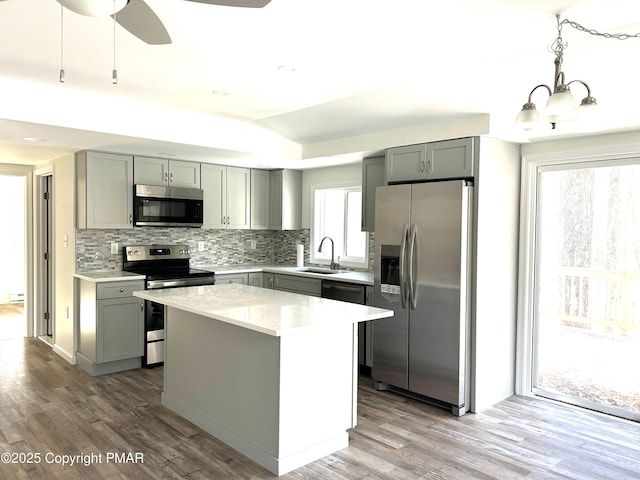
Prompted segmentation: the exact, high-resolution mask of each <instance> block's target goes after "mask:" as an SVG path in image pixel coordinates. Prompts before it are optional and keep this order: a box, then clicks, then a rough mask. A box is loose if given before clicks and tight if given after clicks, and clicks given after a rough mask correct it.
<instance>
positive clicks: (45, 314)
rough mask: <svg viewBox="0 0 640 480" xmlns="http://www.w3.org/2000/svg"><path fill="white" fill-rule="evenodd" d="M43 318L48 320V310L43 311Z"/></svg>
mask: <svg viewBox="0 0 640 480" xmlns="http://www.w3.org/2000/svg"><path fill="white" fill-rule="evenodd" d="M44 319H45V320H49V312H44Z"/></svg>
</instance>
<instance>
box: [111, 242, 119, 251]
mask: <svg viewBox="0 0 640 480" xmlns="http://www.w3.org/2000/svg"><path fill="white" fill-rule="evenodd" d="M111 253H114V254H115V253H118V244H117V243H115V242H114V243H112V244H111Z"/></svg>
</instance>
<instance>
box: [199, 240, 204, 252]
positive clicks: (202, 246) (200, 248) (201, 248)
mask: <svg viewBox="0 0 640 480" xmlns="http://www.w3.org/2000/svg"><path fill="white" fill-rule="evenodd" d="M198 251H199V252H204V242H198Z"/></svg>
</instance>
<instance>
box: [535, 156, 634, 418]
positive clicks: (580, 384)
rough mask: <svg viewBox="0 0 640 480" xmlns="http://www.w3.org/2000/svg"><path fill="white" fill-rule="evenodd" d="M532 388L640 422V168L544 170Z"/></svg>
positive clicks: (608, 164)
mask: <svg viewBox="0 0 640 480" xmlns="http://www.w3.org/2000/svg"><path fill="white" fill-rule="evenodd" d="M535 184H536V205H537V206H536V209H535V222H534V225H535V234H534V237H535V243H534V255H533V266H534V278H533V282H532V284H533V296H532V307H533V308H532V316H533V318H532V322H531V324H530V325H531V328H532V332H531V333H532V335H531V338H532V360H531V387H532V391H533V392H534V393H535V394H538V395H541V396H546V397H550V398H554V399H557V400H561V401H565V402H569V403H572V404H576V405H579V406H583V407H587V408H591V409H595V410H599V411H603V412H605V413H611V414H614V415H618V416H622V417H626V418H631V419H635V420H640V161H635V160H629V161H625V162H621V161H601V162H597V163H596V162H589V163H586V162H585V163H568V164H550V165H540V166H539V167H538V169H537V181H536V182H535Z"/></svg>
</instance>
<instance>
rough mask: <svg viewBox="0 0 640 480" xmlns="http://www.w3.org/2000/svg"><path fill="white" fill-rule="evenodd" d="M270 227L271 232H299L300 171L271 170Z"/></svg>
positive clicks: (300, 213)
mask: <svg viewBox="0 0 640 480" xmlns="http://www.w3.org/2000/svg"><path fill="white" fill-rule="evenodd" d="M270 180H271V182H270V188H269V196H270V197H271V202H270V205H271V215H270V225H271V229H272V230H300V228H302V172H301V171H300V170H287V169H285V170H272V171H271V172H270Z"/></svg>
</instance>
